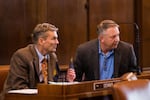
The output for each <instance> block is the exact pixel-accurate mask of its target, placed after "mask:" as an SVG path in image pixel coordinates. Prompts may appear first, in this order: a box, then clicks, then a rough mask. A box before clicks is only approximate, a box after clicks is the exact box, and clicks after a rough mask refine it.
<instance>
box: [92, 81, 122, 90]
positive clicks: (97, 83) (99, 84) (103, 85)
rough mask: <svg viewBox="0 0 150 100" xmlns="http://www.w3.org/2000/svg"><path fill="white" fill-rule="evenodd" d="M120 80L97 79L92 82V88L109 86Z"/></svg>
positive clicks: (98, 88)
mask: <svg viewBox="0 0 150 100" xmlns="http://www.w3.org/2000/svg"><path fill="white" fill-rule="evenodd" d="M120 81H121V80H106V81H98V82H94V83H93V90H100V89H105V88H110V87H112V86H113V84H114V83H116V82H120Z"/></svg>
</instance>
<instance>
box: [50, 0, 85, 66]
mask: <svg viewBox="0 0 150 100" xmlns="http://www.w3.org/2000/svg"><path fill="white" fill-rule="evenodd" d="M85 3H86V0H61V1H60V0H54V1H48V22H50V23H53V24H55V25H56V26H57V27H58V28H59V41H60V44H59V46H58V51H57V54H58V57H59V62H60V64H69V61H70V58H71V57H72V56H74V53H75V50H76V47H77V46H78V45H79V44H80V43H82V42H85V41H86V34H87V33H86V10H85V8H84V6H85Z"/></svg>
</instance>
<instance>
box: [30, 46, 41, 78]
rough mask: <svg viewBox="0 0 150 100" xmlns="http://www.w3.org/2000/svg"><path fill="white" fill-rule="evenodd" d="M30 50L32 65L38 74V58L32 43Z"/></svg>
mask: <svg viewBox="0 0 150 100" xmlns="http://www.w3.org/2000/svg"><path fill="white" fill-rule="evenodd" d="M30 50H31V52H32V55H33V67H34V69H35V70H36V74H37V76H39V70H40V69H39V59H38V55H37V53H36V50H35V47H34V45H31V48H30Z"/></svg>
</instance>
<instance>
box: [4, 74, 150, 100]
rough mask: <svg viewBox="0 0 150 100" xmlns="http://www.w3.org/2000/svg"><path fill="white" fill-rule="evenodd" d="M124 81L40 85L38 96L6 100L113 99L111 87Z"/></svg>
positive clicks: (148, 76)
mask: <svg viewBox="0 0 150 100" xmlns="http://www.w3.org/2000/svg"><path fill="white" fill-rule="evenodd" d="M137 77H138V78H139V79H150V74H149V73H146V74H142V75H139V76H137ZM120 81H122V80H121V79H120V78H114V79H111V80H95V81H87V82H78V83H69V84H67V83H59V84H57V83H56V84H47V85H46V84H38V88H37V89H38V93H37V94H12V93H11V94H6V96H5V100H17V99H18V100H87V99H88V100H97V99H98V98H102V97H104V96H109V98H110V100H113V98H112V88H111V86H112V85H113V84H115V83H116V82H120Z"/></svg>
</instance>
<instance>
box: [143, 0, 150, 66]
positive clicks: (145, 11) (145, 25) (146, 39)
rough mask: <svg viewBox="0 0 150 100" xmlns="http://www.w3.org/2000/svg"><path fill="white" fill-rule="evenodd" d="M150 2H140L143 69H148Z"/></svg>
mask: <svg viewBox="0 0 150 100" xmlns="http://www.w3.org/2000/svg"><path fill="white" fill-rule="evenodd" d="M149 11H150V1H149V0H143V1H142V58H143V59H142V62H143V67H150V53H149V51H150V33H149V32H150V19H149V18H150V13H149Z"/></svg>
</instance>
